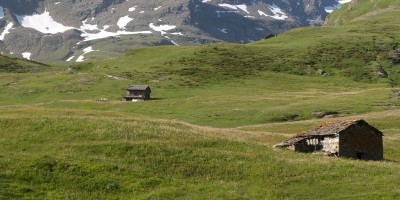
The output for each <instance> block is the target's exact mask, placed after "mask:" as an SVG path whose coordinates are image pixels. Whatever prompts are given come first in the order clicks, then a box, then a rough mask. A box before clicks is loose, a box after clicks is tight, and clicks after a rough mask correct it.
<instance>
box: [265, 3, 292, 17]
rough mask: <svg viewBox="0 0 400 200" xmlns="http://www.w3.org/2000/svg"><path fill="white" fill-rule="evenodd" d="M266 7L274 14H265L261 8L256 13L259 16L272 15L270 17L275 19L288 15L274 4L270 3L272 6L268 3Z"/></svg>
mask: <svg viewBox="0 0 400 200" xmlns="http://www.w3.org/2000/svg"><path fill="white" fill-rule="evenodd" d="M268 8H269V9H270V10H271V12H272V13H273V14H274V15H268V14H266V13H265V12H263V11H261V10H258V14H259V15H260V16H266V17H272V18H274V19H277V20H285V19H287V18H289V17H288V16H287V15H286V13H284V12H283V11H282V9H280V8H279V7H278V6H276V5H275V4H272V6H270V5H268Z"/></svg>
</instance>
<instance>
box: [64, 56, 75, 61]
mask: <svg viewBox="0 0 400 200" xmlns="http://www.w3.org/2000/svg"><path fill="white" fill-rule="evenodd" d="M74 58H75V56H71V57H69V58H68V59H67V60H65V61H67V62H69V61H71V60H72V59H74Z"/></svg>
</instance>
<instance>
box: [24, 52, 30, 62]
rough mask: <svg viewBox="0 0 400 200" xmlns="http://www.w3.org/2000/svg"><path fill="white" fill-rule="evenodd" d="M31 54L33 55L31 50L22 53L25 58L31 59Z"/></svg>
mask: <svg viewBox="0 0 400 200" xmlns="http://www.w3.org/2000/svg"><path fill="white" fill-rule="evenodd" d="M31 56H32V53H30V52H24V53H22V57H23V58H25V59H27V60H30V59H31Z"/></svg>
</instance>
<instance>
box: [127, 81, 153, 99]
mask: <svg viewBox="0 0 400 200" xmlns="http://www.w3.org/2000/svg"><path fill="white" fill-rule="evenodd" d="M150 93H151V89H150V86H148V85H129V86H128V87H127V88H126V96H124V97H122V98H123V99H125V101H144V100H149V99H150Z"/></svg>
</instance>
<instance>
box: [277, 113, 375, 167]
mask: <svg viewBox="0 0 400 200" xmlns="http://www.w3.org/2000/svg"><path fill="white" fill-rule="evenodd" d="M382 136H383V134H382V132H381V131H379V130H378V129H376V128H374V127H373V126H371V125H369V124H368V123H367V122H365V121H364V120H355V121H344V122H337V123H325V124H322V125H320V126H318V127H316V128H313V129H311V130H309V131H307V132H303V133H301V134H297V135H296V136H294V137H292V138H290V139H288V140H286V141H284V142H282V143H280V144H277V145H275V146H274V147H283V148H288V149H291V150H294V151H298V152H319V153H322V154H324V155H328V156H337V157H346V158H354V159H361V160H382V159H383V141H382Z"/></svg>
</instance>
